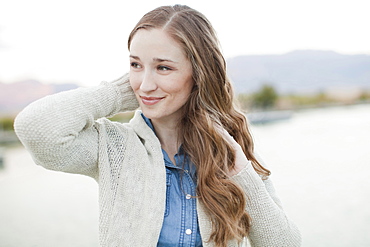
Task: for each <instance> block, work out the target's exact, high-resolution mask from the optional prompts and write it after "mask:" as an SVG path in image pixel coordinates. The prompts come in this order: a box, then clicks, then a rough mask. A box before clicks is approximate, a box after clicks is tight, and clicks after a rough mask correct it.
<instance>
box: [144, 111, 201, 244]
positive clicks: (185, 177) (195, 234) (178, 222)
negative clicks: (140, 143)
mask: <svg viewBox="0 0 370 247" xmlns="http://www.w3.org/2000/svg"><path fill="white" fill-rule="evenodd" d="M142 116H143V118H144V120H145V122H146V123H147V124H148V126H149V127H150V128H151V129H152V130H153V131H154V127H153V125H152V123H151V121H150V119H148V118H146V117H145V116H144V115H143V114H142ZM162 152H163V157H164V163H165V166H166V183H167V189H166V210H165V213H164V219H163V226H162V229H161V234H160V236H159V240H158V244H157V246H160V247H166V246H189V247H200V246H202V239H201V236H200V232H199V225H198V216H197V207H196V199H195V196H196V169H195V166H194V164H193V163H192V162H191V161H190V159H189V158H188V157H187V156H186V155H185V153H184V152H183V150H182V148H181V147H180V148H179V151H178V153H177V154H176V155H175V157H174V158H175V161H176V164H178V166H175V165H174V164H173V163H172V161H171V159H170V158H169V156H168V154H167V153H166V151H164V150H163V149H162Z"/></svg>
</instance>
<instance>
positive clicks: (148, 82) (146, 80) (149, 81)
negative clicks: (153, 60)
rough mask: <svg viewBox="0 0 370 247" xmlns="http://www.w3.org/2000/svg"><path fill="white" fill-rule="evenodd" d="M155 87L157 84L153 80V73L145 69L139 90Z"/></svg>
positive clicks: (149, 90)
mask: <svg viewBox="0 0 370 247" xmlns="http://www.w3.org/2000/svg"><path fill="white" fill-rule="evenodd" d="M156 89H157V84H156V82H155V75H153V74H152V73H151V72H150V71H145V72H144V73H143V78H142V81H141V85H140V90H141V91H142V92H144V93H147V92H151V91H155V90H156Z"/></svg>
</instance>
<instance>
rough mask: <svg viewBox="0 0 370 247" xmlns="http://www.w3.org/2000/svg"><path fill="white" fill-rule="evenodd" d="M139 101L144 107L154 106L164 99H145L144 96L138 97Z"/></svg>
mask: <svg viewBox="0 0 370 247" xmlns="http://www.w3.org/2000/svg"><path fill="white" fill-rule="evenodd" d="M140 98H141V101H142V102H143V104H144V105H155V104H157V103H158V102H159V101H161V100H162V99H164V97H146V96H140Z"/></svg>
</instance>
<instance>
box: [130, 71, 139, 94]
mask: <svg viewBox="0 0 370 247" xmlns="http://www.w3.org/2000/svg"><path fill="white" fill-rule="evenodd" d="M130 85H131V88H132V90H134V91H137V90H138V89H139V88H140V81H139V80H138V78H136V76H133V75H131V74H130Z"/></svg>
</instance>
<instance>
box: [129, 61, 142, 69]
mask: <svg viewBox="0 0 370 247" xmlns="http://www.w3.org/2000/svg"><path fill="white" fill-rule="evenodd" d="M130 65H131V67H132V68H135V69H140V68H141V65H140V64H138V63H136V62H132V63H130Z"/></svg>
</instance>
